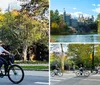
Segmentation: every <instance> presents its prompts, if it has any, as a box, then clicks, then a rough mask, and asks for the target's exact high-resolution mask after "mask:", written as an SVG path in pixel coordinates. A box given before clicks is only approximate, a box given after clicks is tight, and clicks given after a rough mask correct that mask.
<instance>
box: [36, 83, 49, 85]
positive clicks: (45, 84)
mask: <svg viewBox="0 0 100 85" xmlns="http://www.w3.org/2000/svg"><path fill="white" fill-rule="evenodd" d="M35 83H36V84H43V85H49V83H47V82H35Z"/></svg>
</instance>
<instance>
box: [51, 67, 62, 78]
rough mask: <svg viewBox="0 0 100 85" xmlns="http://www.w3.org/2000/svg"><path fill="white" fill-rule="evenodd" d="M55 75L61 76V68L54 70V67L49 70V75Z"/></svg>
mask: <svg viewBox="0 0 100 85" xmlns="http://www.w3.org/2000/svg"><path fill="white" fill-rule="evenodd" d="M55 75H57V76H59V77H61V76H63V72H62V71H61V70H56V69H54V70H53V71H52V72H51V76H52V77H54V76H55Z"/></svg>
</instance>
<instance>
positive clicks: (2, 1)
mask: <svg viewBox="0 0 100 85" xmlns="http://www.w3.org/2000/svg"><path fill="white" fill-rule="evenodd" d="M24 1H25V0H24ZM9 5H10V9H13V8H14V9H15V8H16V9H20V8H21V6H20V3H19V0H0V8H1V9H2V12H5V11H6V10H7V8H8V6H9Z"/></svg>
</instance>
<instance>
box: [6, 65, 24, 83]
mask: <svg viewBox="0 0 100 85" xmlns="http://www.w3.org/2000/svg"><path fill="white" fill-rule="evenodd" d="M15 67H17V70H16V71H21V73H22V75H21V78H20V79H19V80H18V81H17V80H13V78H12V77H11V76H12V74H13V73H14V72H13V71H15ZM18 69H19V70H18ZM11 71H12V73H11V74H10V72H11ZM16 71H15V73H14V76H15V77H16V75H17V72H16ZM8 78H9V80H10V81H11V82H13V83H14V84H18V83H20V82H22V80H23V79H24V71H23V69H22V68H21V67H20V66H19V65H11V66H10V68H9V70H8Z"/></svg>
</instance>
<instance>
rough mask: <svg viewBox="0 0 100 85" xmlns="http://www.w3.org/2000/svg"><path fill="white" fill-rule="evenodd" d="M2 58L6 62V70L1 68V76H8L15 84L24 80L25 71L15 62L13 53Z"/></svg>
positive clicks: (0, 57)
mask: <svg viewBox="0 0 100 85" xmlns="http://www.w3.org/2000/svg"><path fill="white" fill-rule="evenodd" d="M0 59H2V61H3V62H4V70H3V69H1V73H0V77H1V78H3V77H4V76H8V78H9V80H10V81H11V82H12V83H14V84H18V83H20V82H22V80H23V79H24V71H23V69H22V68H21V67H20V66H19V65H16V64H14V57H13V55H2V56H0Z"/></svg>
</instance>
